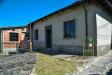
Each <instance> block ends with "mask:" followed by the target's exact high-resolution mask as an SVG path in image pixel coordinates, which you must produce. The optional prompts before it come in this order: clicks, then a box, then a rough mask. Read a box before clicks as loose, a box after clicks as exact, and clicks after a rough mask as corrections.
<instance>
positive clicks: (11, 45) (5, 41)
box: [0, 26, 27, 54]
mask: <svg viewBox="0 0 112 75" xmlns="http://www.w3.org/2000/svg"><path fill="white" fill-rule="evenodd" d="M26 30H27V28H26V27H25V26H24V27H5V28H0V50H1V52H3V53H5V54H8V53H9V52H17V51H18V49H21V48H23V46H24V39H25V32H26Z"/></svg>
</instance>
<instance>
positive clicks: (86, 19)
mask: <svg viewBox="0 0 112 75" xmlns="http://www.w3.org/2000/svg"><path fill="white" fill-rule="evenodd" d="M83 9H84V12H85V29H86V49H88V41H87V40H88V11H87V8H86V5H85V4H83Z"/></svg>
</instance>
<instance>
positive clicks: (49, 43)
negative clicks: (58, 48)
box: [45, 25, 52, 48]
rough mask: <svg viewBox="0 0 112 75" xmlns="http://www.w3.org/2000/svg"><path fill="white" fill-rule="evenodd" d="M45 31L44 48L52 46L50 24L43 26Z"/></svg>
mask: <svg viewBox="0 0 112 75" xmlns="http://www.w3.org/2000/svg"><path fill="white" fill-rule="evenodd" d="M45 33H46V48H52V26H51V25H50V26H47V27H46V28H45Z"/></svg>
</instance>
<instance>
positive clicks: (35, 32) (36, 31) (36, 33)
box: [34, 30, 38, 40]
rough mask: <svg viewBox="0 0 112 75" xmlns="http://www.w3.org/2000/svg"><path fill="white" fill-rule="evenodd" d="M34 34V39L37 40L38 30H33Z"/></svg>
mask: <svg viewBox="0 0 112 75" xmlns="http://www.w3.org/2000/svg"><path fill="white" fill-rule="evenodd" d="M34 35H35V40H38V30H35V31H34Z"/></svg>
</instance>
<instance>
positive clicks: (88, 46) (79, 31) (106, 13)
mask: <svg viewBox="0 0 112 75" xmlns="http://www.w3.org/2000/svg"><path fill="white" fill-rule="evenodd" d="M29 26H31V28H32V44H33V45H32V46H33V50H38V48H41V49H44V50H47V49H49V50H53V51H63V52H67V53H72V54H80V55H82V54H84V53H86V52H91V53H92V54H93V55H95V56H99V55H104V54H105V53H107V52H108V51H109V50H110V48H111V31H112V27H111V26H112V5H111V1H110V2H109V0H80V1H77V2H75V3H73V4H71V5H69V6H67V7H64V8H63V9H60V10H58V11H56V12H53V13H51V14H49V15H47V16H45V17H42V18H40V19H38V20H36V21H34V22H32V23H31V25H29Z"/></svg>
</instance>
